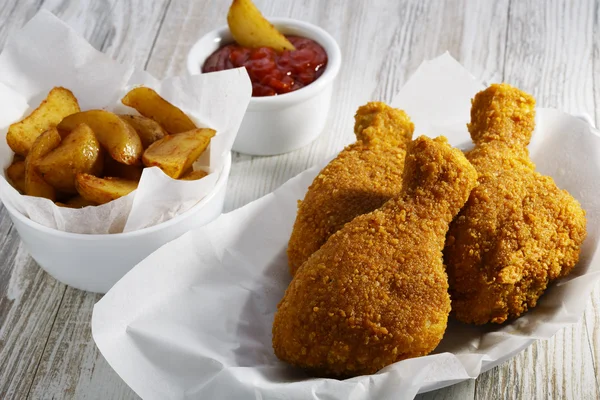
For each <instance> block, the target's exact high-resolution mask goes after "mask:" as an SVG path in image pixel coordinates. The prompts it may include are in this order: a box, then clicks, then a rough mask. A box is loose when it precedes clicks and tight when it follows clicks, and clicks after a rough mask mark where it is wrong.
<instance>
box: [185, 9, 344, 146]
mask: <svg viewBox="0 0 600 400" xmlns="http://www.w3.org/2000/svg"><path fill="white" fill-rule="evenodd" d="M269 21H270V22H271V23H272V24H273V25H275V27H276V28H277V29H278V30H279V31H280V32H282V33H284V34H286V35H297V36H303V37H305V38H308V39H312V40H314V41H316V42H317V43H319V44H320V45H321V46H323V48H324V49H325V52H326V53H327V67H326V68H325V71H324V72H323V75H321V76H320V77H319V78H318V79H317V80H316V81H314V82H313V83H311V84H310V85H308V86H306V87H304V88H302V89H298V90H296V91H294V92H290V93H286V94H283V95H278V96H268V97H252V99H250V104H249V105H248V110H247V111H246V115H245V116H244V119H243V121H242V125H241V127H240V129H239V131H238V134H237V138H236V140H235V143H234V145H233V150H235V151H238V152H240V153H245V154H252V155H260V156H266V155H275V154H281V153H287V152H289V151H292V150H296V149H299V148H300V147H303V146H305V145H307V144H309V143H310V142H312V141H313V140H315V139H316V138H317V137H318V136H319V134H320V133H321V131H322V130H323V128H324V127H325V122H326V121H327V114H328V112H329V106H330V104H331V93H332V91H333V81H334V80H335V78H336V76H337V74H338V72H339V70H340V66H341V64H342V55H341V52H340V48H339V46H338V44H337V42H336V41H335V39H333V37H331V35H329V34H328V33H327V32H325V31H324V30H323V29H321V28H319V27H318V26H315V25H312V24H309V23H307V22H303V21H298V20H294V19H289V18H269ZM232 41H233V39H232V37H231V33H230V32H229V28H228V27H227V26H223V27H221V28H218V29H215V30H214V31H211V32H209V33H207V34H206V35H204V36H203V37H202V38H200V40H198V41H197V42H196V43H195V44H194V46H193V47H192V48H191V50H190V52H189V53H188V56H187V69H188V72H189V73H190V74H192V75H196V74H200V73H202V65H203V64H204V61H205V60H206V59H207V58H208V56H210V55H211V54H212V53H213V52H214V51H215V50H217V49H218V48H220V47H221V46H223V45H224V44H227V43H230V42H232Z"/></svg>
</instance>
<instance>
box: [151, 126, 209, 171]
mask: <svg viewBox="0 0 600 400" xmlns="http://www.w3.org/2000/svg"><path fill="white" fill-rule="evenodd" d="M214 135H215V131H214V130H213V129H208V128H202V129H194V130H192V131H189V132H183V133H178V134H176V135H169V136H165V137H164V138H162V139H160V140H158V141H156V142H154V143H152V145H151V146H150V147H148V148H147V149H146V151H145V152H144V155H143V156H142V161H143V163H144V165H145V166H147V167H154V166H156V167H159V168H160V169H162V170H163V171H164V173H165V174H167V175H169V176H170V177H171V178H174V179H178V178H180V177H181V175H183V173H184V172H186V171H187V170H188V169H190V168H191V167H192V164H193V163H194V161H196V159H197V158H198V157H200V155H201V154H202V153H203V152H204V150H206V148H207V147H208V145H209V143H210V139H211V138H212V137H213V136H214Z"/></svg>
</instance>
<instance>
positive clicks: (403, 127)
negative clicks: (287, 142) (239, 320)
mask: <svg viewBox="0 0 600 400" xmlns="http://www.w3.org/2000/svg"><path fill="white" fill-rule="evenodd" d="M355 120H356V124H355V127H354V131H355V133H356V137H357V139H358V141H357V142H356V143H353V144H351V145H350V146H348V147H346V148H345V149H344V150H343V151H342V152H340V154H339V155H338V156H337V157H336V158H335V159H334V160H332V161H331V162H330V163H329V164H328V165H327V166H326V167H325V168H324V169H323V170H322V171H321V173H320V174H319V175H318V176H317V177H316V178H315V180H314V181H313V183H312V185H311V186H310V187H309V188H308V192H307V193H306V196H305V197H304V200H303V201H301V202H299V203H298V216H297V217H296V222H295V223H294V229H293V231H292V235H291V238H290V241H289V245H288V262H289V267H290V272H291V274H292V275H294V274H295V272H296V270H297V269H298V268H299V267H300V266H301V265H302V263H303V262H304V261H306V260H307V259H308V257H310V256H311V254H313V253H314V252H315V251H317V250H318V249H319V248H320V247H321V246H322V245H323V243H325V241H326V240H327V239H328V238H329V236H331V235H332V234H334V233H335V232H337V231H338V230H339V229H340V228H341V227H342V226H344V224H345V223H346V222H349V221H352V219H354V217H356V216H358V215H361V214H365V213H367V212H370V211H373V210H375V209H377V208H379V207H381V205H383V203H385V202H386V201H387V200H389V199H390V198H392V197H394V196H396V195H398V193H399V192H400V188H401V181H402V170H403V169H404V155H405V149H406V145H407V143H408V142H409V141H410V140H411V138H412V134H413V130H414V126H413V124H412V122H410V119H409V118H408V116H407V115H406V113H405V112H404V111H402V110H397V109H394V108H392V107H389V106H388V105H386V104H384V103H379V102H372V103H368V104H366V105H364V106H362V107H360V108H359V109H358V111H357V113H356V116H355Z"/></svg>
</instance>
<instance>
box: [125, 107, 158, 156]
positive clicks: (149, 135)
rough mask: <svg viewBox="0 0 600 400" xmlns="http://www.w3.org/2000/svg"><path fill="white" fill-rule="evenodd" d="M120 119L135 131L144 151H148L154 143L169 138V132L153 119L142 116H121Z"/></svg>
mask: <svg viewBox="0 0 600 400" xmlns="http://www.w3.org/2000/svg"><path fill="white" fill-rule="evenodd" d="M119 117H120V118H121V119H122V120H123V121H125V122H127V123H128V124H129V125H131V126H132V127H133V129H135V131H136V132H137V134H138V136H139V137H140V140H141V141H142V146H144V149H147V148H148V146H150V145H151V144H152V143H154V142H156V141H157V140H159V139H162V138H164V137H165V136H167V132H166V131H165V130H164V129H163V127H162V126H160V124H159V123H158V122H156V121H155V120H153V119H151V118H148V117H143V116H141V115H119Z"/></svg>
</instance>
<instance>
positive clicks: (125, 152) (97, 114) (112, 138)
mask: <svg viewBox="0 0 600 400" xmlns="http://www.w3.org/2000/svg"><path fill="white" fill-rule="evenodd" d="M80 124H86V125H88V126H89V127H90V128H91V129H92V130H93V131H94V133H95V135H96V137H97V138H98V141H99V142H100V144H101V145H102V147H103V148H104V149H106V151H108V152H109V153H110V155H111V157H112V158H114V159H115V160H117V161H118V162H120V163H122V164H127V165H135V164H137V163H139V160H140V157H141V156H142V152H143V151H144V148H143V146H142V141H141V139H140V137H139V136H138V134H137V132H136V131H135V129H133V127H132V126H131V125H129V124H128V123H126V122H125V121H123V120H122V119H121V118H119V116H118V115H117V114H114V113H111V112H109V111H105V110H89V111H82V112H78V113H76V114H72V115H69V116H68V117H66V118H65V119H63V120H62V121H61V122H60V124H58V126H57V127H58V130H59V132H60V134H61V136H62V137H63V138H65V137H67V136H68V135H69V133H70V132H71V131H73V130H74V129H75V128H76V127H77V126H78V125H80Z"/></svg>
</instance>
